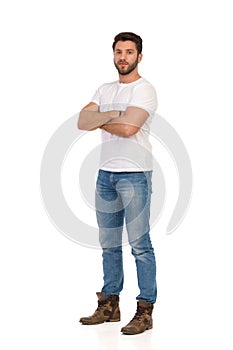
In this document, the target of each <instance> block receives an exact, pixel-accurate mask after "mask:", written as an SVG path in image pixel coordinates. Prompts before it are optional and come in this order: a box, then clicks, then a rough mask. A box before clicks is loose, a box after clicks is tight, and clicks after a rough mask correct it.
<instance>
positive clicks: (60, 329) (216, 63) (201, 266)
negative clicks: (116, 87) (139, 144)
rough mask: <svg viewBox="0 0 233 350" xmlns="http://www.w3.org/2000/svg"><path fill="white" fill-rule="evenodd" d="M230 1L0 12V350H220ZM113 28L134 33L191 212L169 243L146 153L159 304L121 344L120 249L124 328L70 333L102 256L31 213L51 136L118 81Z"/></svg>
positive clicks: (167, 170) (226, 257)
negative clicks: (179, 151)
mask: <svg viewBox="0 0 233 350" xmlns="http://www.w3.org/2000/svg"><path fill="white" fill-rule="evenodd" d="M230 5H231V2H230V1H227V0H222V1H215V0H212V1H208V0H202V1H200V0H196V1H187V0H186V1H184V0H177V1H171V0H158V1H144V2H141V1H136V0H134V1H132V0H128V1H126V2H111V1H107V0H101V1H98V2H97V1H89V0H87V1H84V2H78V1H71V0H66V1H52V0H46V1H44V0H41V1H26V0H22V1H15V0H12V1H2V2H1V5H0V33H1V34H0V35H1V44H0V45H1V55H0V60H1V62H0V69H1V74H0V84H1V91H0V98H1V114H0V115H1V125H0V132H1V135H0V142H1V192H0V198H1V238H0V239H1V243H0V269H1V275H0V281H1V287H0V293H1V296H0V303H1V306H0V318H1V321H0V322H1V324H0V329H1V338H0V345H1V348H2V349H4V350H8V349H15V348H22V349H25V350H26V349H35V350H36V349H57V350H58V349H70V350H71V349H79V348H83V349H90V348H91V347H92V348H94V349H102V350H104V349H113V350H116V349H127V350H130V349H139V348H140V349H141V348H143V349H152V348H153V349H155V347H156V349H158V350H170V349H171V348H177V349H178V348H179V349H180V350H183V349H185V350H186V349H190V350H191V349H207V348H214V349H224V350H228V349H229V350H231V349H232V347H233V341H232V314H233V303H232V295H233V287H232V265H233V258H232V243H231V242H232V240H231V236H232V233H233V230H232V228H233V227H232V196H233V191H232V178H233V173H232V147H233V144H232V124H231V119H232V117H233V113H232V112H233V107H232V87H233V83H232V81H233V70H232V62H233V54H232V31H233V24H232V11H231V6H230ZM120 31H134V32H136V33H138V34H140V35H141V36H142V38H143V40H144V58H143V61H142V62H141V63H140V73H141V74H142V75H143V76H144V77H145V78H147V79H148V80H149V81H151V83H153V85H154V86H155V87H156V90H157V94H158V100H159V109H158V113H159V114H160V115H162V116H163V117H164V118H165V119H166V120H167V121H168V122H169V123H170V124H171V125H172V126H173V127H174V128H175V129H176V131H177V132H178V133H179V135H180V137H181V138H182V140H183V141H184V144H185V146H186V148H187V150H188V152H189V155H190V158H191V161H192V166H193V175H194V187H193V196H192V202H191V205H190V208H189V211H188V213H187V215H186V217H185V219H184V221H183V223H182V224H181V225H180V226H179V227H178V229H177V230H176V231H175V232H174V233H173V234H172V235H169V236H168V235H166V234H165V231H166V225H167V223H168V220H169V215H170V213H171V209H172V208H171V207H172V205H173V206H174V203H173V202H174V195H175V193H177V186H178V181H177V178H176V173H175V171H174V165H173V164H172V161H171V160H170V159H169V156H168V155H167V154H166V150H164V149H163V148H162V147H161V145H158V148H157V149H156V156H158V159H160V161H161V166H162V165H163V171H164V174H165V176H166V180H167V191H168V193H167V202H166V208H165V210H164V215H163V216H162V218H161V220H160V221H159V223H158V225H157V227H155V228H154V229H153V230H152V240H153V244H154V247H155V252H156V256H157V266H158V301H157V304H156V306H155V310H154V329H153V330H152V331H149V332H146V333H144V334H142V335H139V336H133V337H127V336H122V335H121V334H120V327H121V326H123V325H124V323H126V322H128V321H129V319H130V318H131V317H132V316H133V314H134V312H135V308H136V303H135V296H136V295H137V293H138V290H137V284H136V274H135V266H134V261H133V259H132V257H131V255H130V251H129V249H128V247H126V248H125V254H124V258H125V287H124V291H123V293H122V296H121V311H122V322H121V323H120V324H119V323H117V324H104V325H101V326H95V327H90V328H89V327H85V326H81V325H80V324H79V322H78V320H79V317H80V316H87V315H89V314H91V313H92V312H93V311H94V309H95V307H96V296H95V292H96V291H98V290H99V289H100V288H101V286H102V274H101V272H102V271H101V252H100V251H99V250H98V249H89V248H86V247H83V246H81V245H78V244H75V243H73V242H72V241H70V240H68V239H67V238H65V237H64V236H63V235H62V234H60V233H59V232H58V231H57V229H56V228H55V227H54V226H53V224H52V223H51V221H50V220H49V218H48V216H47V215H46V212H45V210H44V208H43V204H42V201H41V196H40V179H39V176H40V163H41V159H42V156H43V152H44V149H45V147H46V145H47V143H48V141H49V139H50V137H51V136H52V134H53V133H54V132H55V130H56V129H57V128H58V127H59V126H60V125H61V124H62V123H63V122H64V121H66V120H67V119H68V118H70V117H71V116H72V115H74V114H75V113H77V112H78V111H79V110H80V109H81V107H82V106H84V105H85V104H87V103H88V102H89V100H90V98H91V97H92V95H93V93H94V91H95V89H96V88H97V87H98V86H99V85H100V84H102V83H104V82H107V81H112V80H115V79H117V74H116V71H115V68H114V66H113V63H112V51H111V45H112V41H113V38H114V36H115V35H116V34H117V33H118V32H120ZM76 149H77V147H76ZM80 152H81V150H80ZM77 156H78V153H77ZM73 159H74V158H73ZM69 167H70V168H68V165H67V168H66V177H65V178H64V179H63V180H64V191H67V194H69V193H71V192H72V191H71V188H72V186H73V192H72V193H73V198H76V197H75V194H76V193H75V185H74V184H72V181H71V185H70V186H71V187H69V186H66V181H68V179H69V176H70V179H73V172H72V170H73V171H77V168H76V164H72V166H71V165H70V163H69ZM68 169H69V171H68ZM65 188H66V189H65ZM174 188H176V189H174ZM78 195H79V194H78V191H77V198H78ZM71 197H72V196H71ZM71 197H70V199H69V200H70V203H71V201H72V200H73V199H72V198H71ZM76 200H77V199H76ZM171 203H173V204H172V205H171ZM74 204H75V202H73V203H72V205H74ZM87 215H88V214H87ZM90 215H93V214H90ZM81 344H82V345H81Z"/></svg>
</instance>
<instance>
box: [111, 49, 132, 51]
mask: <svg viewBox="0 0 233 350" xmlns="http://www.w3.org/2000/svg"><path fill="white" fill-rule="evenodd" d="M124 50H125V51H136V50H135V49H123V51H124ZM115 51H122V50H121V49H115Z"/></svg>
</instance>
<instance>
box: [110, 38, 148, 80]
mask: <svg viewBox="0 0 233 350" xmlns="http://www.w3.org/2000/svg"><path fill="white" fill-rule="evenodd" d="M112 48H113V53H114V64H115V67H116V68H117V70H118V73H119V74H121V75H128V74H130V73H131V72H133V71H134V70H135V69H136V68H137V65H138V63H139V62H140V61H141V59H142V39H141V37H140V36H139V35H137V34H134V33H131V32H123V33H119V34H118V35H116V36H115V38H114V42H113V45H112Z"/></svg>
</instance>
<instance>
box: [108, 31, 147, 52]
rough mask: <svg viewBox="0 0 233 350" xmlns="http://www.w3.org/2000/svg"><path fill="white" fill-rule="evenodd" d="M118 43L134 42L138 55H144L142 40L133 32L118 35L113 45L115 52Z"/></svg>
mask: <svg viewBox="0 0 233 350" xmlns="http://www.w3.org/2000/svg"><path fill="white" fill-rule="evenodd" d="M118 41H132V42H134V43H135V45H136V48H137V52H138V54H140V53H142V38H141V37H140V36H139V35H137V34H134V33H131V32H122V33H119V34H117V35H116V36H115V38H114V42H113V44H112V48H113V51H115V47H116V44H117V42H118Z"/></svg>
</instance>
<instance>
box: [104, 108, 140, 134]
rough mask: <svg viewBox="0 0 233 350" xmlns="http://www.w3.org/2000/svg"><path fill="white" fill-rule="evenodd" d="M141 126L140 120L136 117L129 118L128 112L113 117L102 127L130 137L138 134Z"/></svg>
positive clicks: (111, 132) (112, 132)
mask: <svg viewBox="0 0 233 350" xmlns="http://www.w3.org/2000/svg"><path fill="white" fill-rule="evenodd" d="M140 127H141V124H140V123H139V121H137V120H135V118H129V116H128V115H127V114H126V113H124V112H123V113H121V115H120V116H119V117H118V118H115V119H112V120H110V121H109V122H107V123H106V124H104V125H103V126H101V129H103V130H105V131H107V132H109V133H110V134H114V135H117V136H121V137H129V136H132V135H134V134H136V133H137V132H138V131H139V129H140Z"/></svg>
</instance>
